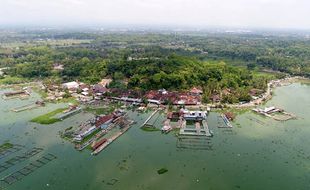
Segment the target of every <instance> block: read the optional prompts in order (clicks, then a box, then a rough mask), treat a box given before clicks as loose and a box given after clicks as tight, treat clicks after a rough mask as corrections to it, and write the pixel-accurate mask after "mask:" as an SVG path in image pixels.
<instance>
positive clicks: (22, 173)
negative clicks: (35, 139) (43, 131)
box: [0, 154, 57, 190]
mask: <svg viewBox="0 0 310 190" xmlns="http://www.w3.org/2000/svg"><path fill="white" fill-rule="evenodd" d="M56 158H57V157H56V156H54V155H53V154H46V155H44V156H42V157H40V158H39V159H37V160H35V161H33V162H32V163H30V164H28V165H27V166H25V167H23V168H22V169H20V170H18V171H15V172H14V173H12V174H10V175H8V176H6V177H4V178H2V179H1V180H0V190H3V189H5V188H7V187H9V186H10V185H12V184H13V183H15V182H17V181H20V180H22V179H23V178H24V177H26V176H28V175H29V174H31V173H33V172H35V171H36V170H37V169H39V168H41V167H42V166H44V165H46V164H48V163H49V162H51V161H53V160H55V159H56Z"/></svg>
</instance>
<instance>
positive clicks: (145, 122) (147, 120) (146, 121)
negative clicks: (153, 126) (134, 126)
mask: <svg viewBox="0 0 310 190" xmlns="http://www.w3.org/2000/svg"><path fill="white" fill-rule="evenodd" d="M159 110H160V109H156V110H155V111H154V112H153V113H152V114H151V115H150V116H149V117H148V118H147V119H146V120H145V121H144V123H143V124H142V125H141V126H140V128H141V127H144V126H145V125H148V122H149V121H150V120H151V119H152V118H153V116H154V115H155V114H156V113H157V112H158V111H159Z"/></svg>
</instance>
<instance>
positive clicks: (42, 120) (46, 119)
mask: <svg viewBox="0 0 310 190" xmlns="http://www.w3.org/2000/svg"><path fill="white" fill-rule="evenodd" d="M66 109H67V108H59V109H57V110H54V111H52V112H49V113H47V114H44V115H41V116H39V117H36V118H33V119H32V120H31V122H34V123H39V124H44V125H48V124H53V123H56V122H58V121H61V120H60V119H57V118H54V117H53V116H55V115H56V114H58V113H61V112H63V111H64V110H66Z"/></svg>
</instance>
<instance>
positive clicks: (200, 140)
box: [176, 136, 213, 150]
mask: <svg viewBox="0 0 310 190" xmlns="http://www.w3.org/2000/svg"><path fill="white" fill-rule="evenodd" d="M176 147H177V148H178V149H190V150H212V149H213V148H212V141H211V138H208V137H203V136H180V137H179V138H178V140H177V144H176Z"/></svg>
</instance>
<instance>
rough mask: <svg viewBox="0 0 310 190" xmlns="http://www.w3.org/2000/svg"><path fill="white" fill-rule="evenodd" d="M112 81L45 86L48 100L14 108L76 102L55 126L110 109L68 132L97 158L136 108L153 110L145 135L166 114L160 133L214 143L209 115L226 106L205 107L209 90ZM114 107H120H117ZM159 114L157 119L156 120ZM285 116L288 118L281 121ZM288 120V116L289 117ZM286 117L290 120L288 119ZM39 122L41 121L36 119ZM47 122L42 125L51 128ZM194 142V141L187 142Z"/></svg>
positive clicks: (57, 116) (257, 100)
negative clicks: (138, 87)
mask: <svg viewBox="0 0 310 190" xmlns="http://www.w3.org/2000/svg"><path fill="white" fill-rule="evenodd" d="M289 81H290V80H288V79H283V81H281V80H277V81H271V82H269V83H268V89H267V90H266V92H264V93H263V92H261V93H260V94H259V96H254V94H255V95H256V94H257V92H255V93H254V92H253V96H252V99H253V100H252V101H251V102H246V103H240V104H238V105H225V106H228V107H229V106H231V107H236V106H238V108H244V107H249V106H252V107H256V106H257V105H259V104H261V103H262V102H263V101H264V100H267V99H269V98H270V97H271V95H272V90H271V89H272V88H273V87H276V86H280V85H283V84H287V83H288V82H289ZM111 82H112V80H111V79H102V81H101V82H99V83H98V84H94V85H87V84H85V83H82V82H78V81H72V82H68V83H63V84H61V85H44V84H40V89H41V90H42V91H44V92H46V96H45V98H43V100H38V101H36V102H34V103H33V104H28V105H23V106H20V107H17V108H13V109H12V111H14V112H22V111H26V110H30V109H36V108H39V107H43V106H45V104H46V103H47V102H55V101H56V102H57V101H62V100H64V99H67V98H73V99H74V100H75V101H76V103H69V106H68V107H67V108H65V109H61V110H60V111H58V112H57V113H56V112H55V113H53V114H50V113H49V117H51V118H49V119H50V120H51V121H52V122H51V123H53V122H58V121H62V120H64V119H66V118H67V117H70V116H72V115H74V114H77V113H79V112H81V111H83V110H84V111H85V110H87V108H89V107H96V106H97V107H98V106H99V107H102V106H103V107H105V108H109V109H110V111H109V112H105V113H99V114H95V115H94V117H93V118H91V119H89V120H87V121H84V122H83V123H81V124H80V125H79V126H75V127H67V128H66V129H65V130H64V131H63V132H61V136H62V137H63V138H65V139H67V140H68V141H70V142H72V143H74V144H75V148H76V149H77V150H79V151H82V150H84V149H87V148H88V149H90V150H91V154H92V155H97V154H98V153H100V152H101V151H102V150H103V149H105V148H106V147H107V146H108V145H109V144H111V143H112V142H113V141H115V140H116V139H117V138H118V137H120V136H121V135H122V134H124V133H125V132H126V131H127V130H128V129H129V128H130V127H131V126H132V125H133V124H135V123H136V121H134V119H131V118H129V117H128V114H127V108H128V107H134V108H135V110H136V111H137V112H145V111H146V110H153V111H152V112H151V114H150V115H149V116H148V117H147V119H146V120H145V121H144V122H143V124H142V125H141V126H140V128H141V129H144V130H156V129H157V128H156V126H154V122H153V121H152V119H153V117H158V112H164V113H165V114H166V119H165V120H164V121H163V122H162V126H161V127H160V129H158V130H160V131H162V133H164V134H166V133H169V132H170V131H173V130H176V131H178V132H177V135H178V136H180V137H191V136H192V137H196V138H198V137H199V138H200V137H202V139H210V138H212V137H213V135H214V133H213V131H212V130H211V129H210V127H209V125H208V119H207V118H208V114H209V113H210V111H211V109H216V108H221V107H223V105H222V104H221V103H220V99H217V98H216V97H214V98H215V99H214V100H213V103H212V104H203V103H202V94H203V91H202V89H201V88H199V87H193V88H191V89H190V90H188V91H183V92H177V91H168V90H165V89H160V90H151V91H147V92H145V93H142V92H140V91H135V90H122V89H117V88H109V84H110V83H111ZM31 93H32V89H31V88H28V87H23V88H22V89H20V90H17V91H11V92H6V93H4V94H3V98H4V99H6V100H9V99H14V98H19V99H25V98H27V97H29V96H31ZM114 104H117V105H118V106H115V107H113V105H114ZM253 111H254V112H255V113H258V114H260V115H263V116H266V117H270V118H273V119H275V120H278V121H286V120H288V119H292V118H296V116H294V115H293V114H290V113H287V112H285V111H284V110H282V109H278V108H276V107H270V108H265V109H262V108H254V109H253ZM156 115H157V116H156ZM281 115H282V116H281ZM283 115H284V116H283ZM285 116H286V117H285ZM234 118H235V114H234V113H232V112H229V111H226V112H225V111H224V112H222V113H221V114H220V115H219V120H221V122H220V121H219V123H221V125H219V126H218V128H228V129H231V128H233V125H232V124H231V121H233V120H234ZM33 121H35V120H33ZM48 123H49V122H46V123H45V122H42V123H41V124H48ZM183 139H189V138H183Z"/></svg>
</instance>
